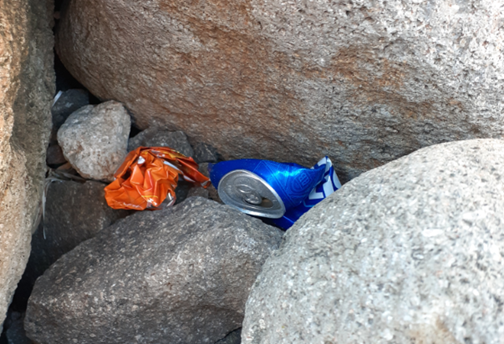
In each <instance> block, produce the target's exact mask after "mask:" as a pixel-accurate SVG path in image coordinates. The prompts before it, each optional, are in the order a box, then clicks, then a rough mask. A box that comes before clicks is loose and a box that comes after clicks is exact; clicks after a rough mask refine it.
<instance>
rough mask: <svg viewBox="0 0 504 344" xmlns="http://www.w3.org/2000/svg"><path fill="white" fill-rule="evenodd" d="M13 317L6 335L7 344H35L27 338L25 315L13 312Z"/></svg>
mask: <svg viewBox="0 0 504 344" xmlns="http://www.w3.org/2000/svg"><path fill="white" fill-rule="evenodd" d="M11 316H12V318H13V319H12V322H11V323H10V325H9V328H8V329H7V331H6V333H5V335H6V337H7V344H33V342H32V341H31V340H30V339H29V338H28V337H26V332H25V330H24V326H23V320H24V314H21V313H18V312H13V313H12V314H11Z"/></svg>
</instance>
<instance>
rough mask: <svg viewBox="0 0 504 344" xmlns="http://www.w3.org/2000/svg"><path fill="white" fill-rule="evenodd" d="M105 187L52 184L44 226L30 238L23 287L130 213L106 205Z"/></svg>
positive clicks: (93, 184)
mask: <svg viewBox="0 0 504 344" xmlns="http://www.w3.org/2000/svg"><path fill="white" fill-rule="evenodd" d="M105 186H106V184H102V183H99V182H95V181H86V182H85V183H79V182H74V181H56V182H53V183H51V185H50V186H49V189H48V192H47V195H46V209H45V218H44V219H43V226H42V227H41V228H39V229H38V230H37V231H36V232H35V233H34V234H33V236H32V248H31V253H30V258H29V260H28V265H27V267H26V271H25V274H24V275H23V279H22V281H21V282H20V285H22V287H24V288H27V289H29V288H31V287H33V285H34V284H35V280H36V279H37V278H38V277H39V276H41V275H42V274H43V273H44V271H45V270H46V269H47V268H49V266H51V264H53V263H54V262H55V261H56V260H57V259H58V258H59V257H61V256H62V255H63V254H65V253H67V252H69V251H71V250H72V249H73V248H75V247H76V246H77V245H79V244H80V243H81V242H83V241H85V240H88V239H90V238H92V237H94V236H95V235H96V234H97V233H98V232H99V231H101V230H102V229H104V228H107V227H108V226H110V225H111V224H113V223H114V222H115V221H117V220H118V219H120V218H123V217H126V216H127V215H129V214H130V213H131V212H129V211H126V210H114V209H112V208H110V207H109V206H108V205H107V202H106V200H105V191H104V187H105ZM25 284H27V285H25Z"/></svg>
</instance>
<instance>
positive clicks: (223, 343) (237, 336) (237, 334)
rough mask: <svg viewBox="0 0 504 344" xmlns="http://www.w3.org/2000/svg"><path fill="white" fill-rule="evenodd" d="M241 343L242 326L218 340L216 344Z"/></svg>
mask: <svg viewBox="0 0 504 344" xmlns="http://www.w3.org/2000/svg"><path fill="white" fill-rule="evenodd" d="M240 343H241V328H239V329H237V330H234V331H233V332H231V333H230V334H228V335H227V336H226V337H224V338H222V339H221V340H219V341H217V342H216V343H215V344H240Z"/></svg>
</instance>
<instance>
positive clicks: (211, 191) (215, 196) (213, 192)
mask: <svg viewBox="0 0 504 344" xmlns="http://www.w3.org/2000/svg"><path fill="white" fill-rule="evenodd" d="M198 171H200V172H201V173H202V174H203V175H204V176H206V177H208V178H210V174H209V173H208V163H207V162H204V163H201V164H199V166H198ZM206 190H207V191H208V198H210V199H212V200H214V201H215V202H219V203H221V204H224V202H222V200H221V199H220V197H219V192H218V191H217V188H216V186H214V185H213V184H211V185H208V187H207V188H206Z"/></svg>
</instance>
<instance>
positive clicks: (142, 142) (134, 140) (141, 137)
mask: <svg viewBox="0 0 504 344" xmlns="http://www.w3.org/2000/svg"><path fill="white" fill-rule="evenodd" d="M158 130H159V129H158V128H156V127H152V128H147V129H145V130H143V131H141V132H139V133H138V134H136V135H135V136H134V137H131V138H130V139H129V140H128V152H131V151H132V150H135V149H137V148H138V147H140V146H146V141H147V139H148V138H150V137H152V136H153V135H154V134H155V133H156V132H157V131H158Z"/></svg>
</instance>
